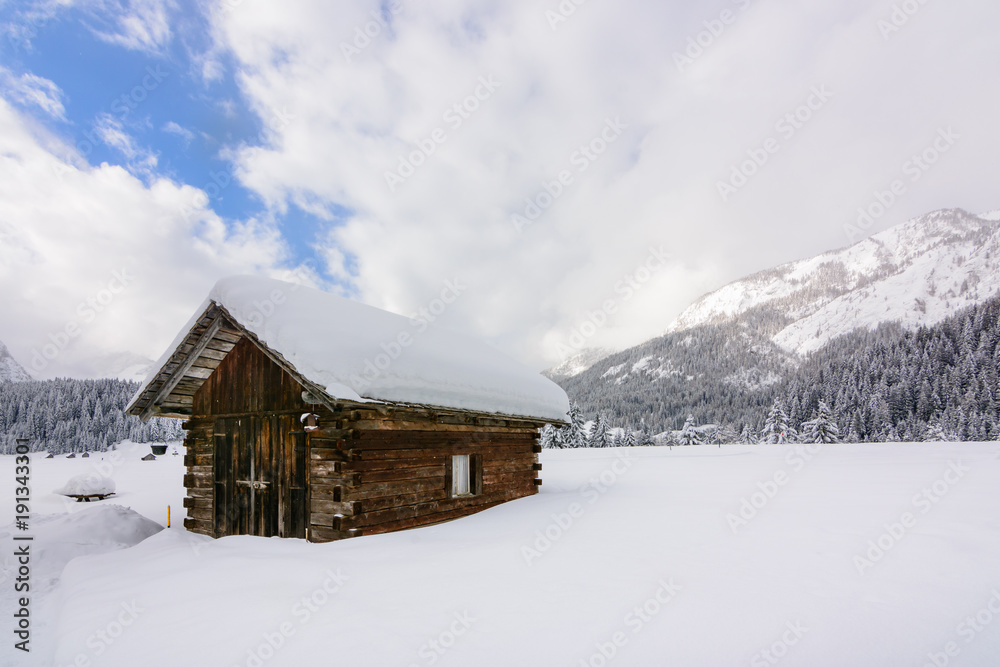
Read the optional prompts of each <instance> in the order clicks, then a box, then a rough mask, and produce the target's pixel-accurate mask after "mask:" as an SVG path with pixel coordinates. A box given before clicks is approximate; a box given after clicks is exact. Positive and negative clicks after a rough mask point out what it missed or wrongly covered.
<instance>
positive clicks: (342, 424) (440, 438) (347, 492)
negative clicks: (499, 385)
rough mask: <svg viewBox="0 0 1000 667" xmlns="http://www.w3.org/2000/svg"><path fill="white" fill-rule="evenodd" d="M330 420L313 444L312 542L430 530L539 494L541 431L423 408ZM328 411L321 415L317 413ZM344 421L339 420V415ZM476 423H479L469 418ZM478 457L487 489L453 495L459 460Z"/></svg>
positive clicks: (358, 412) (315, 435)
mask: <svg viewBox="0 0 1000 667" xmlns="http://www.w3.org/2000/svg"><path fill="white" fill-rule="evenodd" d="M388 412H389V415H388V416H386V415H384V414H381V413H379V412H377V411H375V410H345V411H344V412H343V413H341V414H339V415H332V414H329V413H327V414H325V415H322V414H321V417H322V419H321V425H322V424H329V423H330V422H329V420H330V419H332V420H333V424H332V425H328V426H323V427H322V428H321V429H320V430H319V431H316V432H314V433H313V434H312V435H310V437H309V441H310V459H311V461H310V487H311V490H312V500H311V502H310V509H311V518H310V521H311V525H310V532H309V534H310V539H312V540H314V541H326V540H333V539H340V538H343V537H350V536H353V535H372V534H376V533H384V532H388V531H393V530H401V529H405V528H413V527H416V526H423V525H429V524H434V523H440V522H442V521H448V520H450V519H456V518H459V517H462V516H467V515H469V514H473V513H475V512H479V511H481V510H484V509H487V508H489V507H493V506H494V505H498V504H500V503H502V502H506V501H508V500H513V499H515V498H521V497H524V496H528V495H531V494H533V493H537V491H538V484H540V480H538V479H537V475H538V471H539V470H540V469H541V466H540V465H539V463H538V450H539V447H538V444H537V441H538V430H537V428H536V427H534V426H531V425H529V424H525V423H518V422H513V424H515V425H511V422H504V421H501V420H488V421H493V422H494V424H492V425H484V426H479V425H476V424H459V423H441V422H442V421H445V420H446V421H455V422H457V421H464V420H463V419H462V418H460V417H456V416H442V415H434V414H430V413H424V412H423V411H412V412H409V411H406V410H399V409H393V410H390V411H388ZM318 414H320V413H318ZM337 417H340V419H337ZM469 419H470V420H472V421H474V418H471V417H470V418H469ZM456 454H469V455H471V457H472V462H473V466H474V467H477V468H478V472H477V475H476V476H477V477H479V479H480V485H479V487H478V488H476V489H474V491H475V493H474V495H471V496H461V497H457V498H452V497H451V495H450V494H451V481H452V480H451V476H450V473H451V457H452V455H456Z"/></svg>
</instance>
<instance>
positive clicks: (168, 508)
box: [167, 505, 170, 528]
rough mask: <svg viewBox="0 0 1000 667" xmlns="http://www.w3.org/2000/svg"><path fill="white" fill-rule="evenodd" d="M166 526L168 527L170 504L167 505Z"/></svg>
mask: <svg viewBox="0 0 1000 667" xmlns="http://www.w3.org/2000/svg"><path fill="white" fill-rule="evenodd" d="M167 528H170V505H167Z"/></svg>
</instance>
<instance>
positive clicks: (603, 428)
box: [587, 415, 609, 447]
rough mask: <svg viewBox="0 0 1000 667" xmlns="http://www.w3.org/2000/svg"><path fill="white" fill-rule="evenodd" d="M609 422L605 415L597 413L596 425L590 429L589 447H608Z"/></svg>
mask: <svg viewBox="0 0 1000 667" xmlns="http://www.w3.org/2000/svg"><path fill="white" fill-rule="evenodd" d="M608 440H609V438H608V422H607V421H606V420H605V419H604V415H597V419H596V420H594V425H593V427H592V428H591V429H590V437H589V438H588V440H587V446H588V447H607V446H608V444H609V442H608Z"/></svg>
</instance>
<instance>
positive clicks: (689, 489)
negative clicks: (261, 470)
mask: <svg viewBox="0 0 1000 667" xmlns="http://www.w3.org/2000/svg"><path fill="white" fill-rule="evenodd" d="M145 451H148V449H145V450H139V449H137V450H135V451H133V452H131V453H130V454H129V455H130V456H133V457H134V458H135V459H137V458H138V456H140V455H142V454H144V453H145ZM181 458H182V457H172V456H169V455H168V456H164V457H160V459H159V460H158V461H154V462H139V461H137V460H126V461H124V462H122V463H119V464H118V465H117V466H116V468H115V471H114V473H113V475H112V476H113V478H114V479H115V481H116V483H117V488H118V495H117V496H115V497H114V498H113V499H109V500H107V501H104V502H102V503H98V504H97V505H91V506H89V507H88V506H86V505H66V504H64V503H63V502H62V501H61V500H60V499H58V498H57V497H55V496H52V495H51V490H52V489H55V488H57V487H59V486H60V485H62V484H63V483H65V482H66V480H67V479H68V478H69V477H72V476H73V475H75V474H79V473H81V472H86V471H87V469H86V466H87V465H93V463H92V462H91V461H92V460H91V459H82V460H81V459H75V460H71V461H67V460H65V459H49V460H45V459H34V460H33V463H32V467H33V473H32V474H33V482H34V483H33V487H34V495H35V498H36V501H35V502H34V505H33V511H34V512H35V513H36V518H35V519H34V522H33V525H34V526H37V527H38V530H37V531H36V532H37V533H38V537H37V538H36V542H35V546H34V548H35V557H36V558H37V559H39V560H35V561H33V568H34V570H33V576H38V577H41V576H48V577H51V578H52V579H53V581H52V582H50V585H48V586H45V585H43V586H42V588H41V589H40V591H38V592H35V597H34V598H33V601H32V605H33V613H34V615H35V619H36V625H35V626H34V628H33V630H34V634H33V638H32V643H33V646H34V648H35V649H36V651H35V652H34V653H33V654H32V660H24V659H23V657H22V656H21V655H19V654H17V652H15V651H14V650H13V648H12V643H13V642H12V640H11V634H10V630H9V629H8V628H4V633H3V635H4V637H5V639H4V644H3V647H2V649H0V662H2V663H3V664H5V665H32V664H37V665H59V666H60V667H62V666H64V665H81V666H85V665H102V666H103V665H108V666H119V665H120V666H122V667H136V666H137V665H142V666H148V667H160V666H184V667H201V666H204V667H237V666H239V667H265V666H266V667H272V666H278V665H289V666H296V667H298V666H302V665H361V666H365V667H369V666H382V665H386V666H400V667H410V666H424V665H443V666H448V665H456V666H459V665H461V666H486V665H503V666H508V665H532V666H534V665H540V666H545V667H548V666H552V665H566V666H567V667H579V666H586V665H590V666H593V667H600V666H603V665H614V666H618V665H643V666H645V665H679V666H689V665H690V666H698V667H701V666H709V667H712V666H728V665H749V666H750V667H757V666H758V665H760V666H763V665H776V664H781V665H789V666H793V665H802V666H809V667H817V666H826V665H829V666H831V667H832V666H836V667H842V666H846V665H850V666H852V667H855V666H867V665H870V666H873V667H891V666H895V665H900V666H903V665H907V666H914V667H922V666H923V665H934V666H936V667H940V666H941V665H959V666H967V667H971V666H983V667H986V666H990V667H993V666H995V665H998V664H1000V443H984V444H976V443H961V444H878V445H830V446H827V447H825V448H821V449H819V450H818V451H817V450H813V451H809V450H807V449H805V448H804V447H797V446H728V447H722V448H715V447H692V448H677V447H675V448H673V449H672V450H670V449H667V448H642V449H633V450H625V449H605V450H583V451H580V450H576V451H546V452H545V453H543V454H542V461H543V463H544V464H545V469H544V471H543V474H542V476H543V478H544V480H545V484H544V485H543V486H542V493H541V494H540V495H538V496H535V497H532V498H527V499H522V500H518V501H515V502H512V503H508V504H506V505H503V506H500V507H497V508H494V509H492V510H488V511H486V512H483V513H480V514H478V515H476V516H473V517H470V518H466V519H461V520H459V521H455V522H451V523H448V524H443V525H440V526H435V527H431V528H423V529H418V530H413V531H408V532H403V533H396V534H390V535H381V536H373V537H363V538H359V539H355V540H348V541H345V542H340V543H332V544H325V545H314V544H308V543H305V542H302V541H295V540H280V539H260V538H249V537H235V538H226V539H222V540H210V539H208V538H202V537H199V536H195V535H191V534H188V533H186V532H185V531H184V530H183V528H181V527H179V526H180V524H181V517H180V516H179V514H180V510H179V506H180V499H181V497H182V496H183V495H184V492H183V489H182V488H181V486H180V485H181V476H182V474H183V468H182V465H181V461H180V459H181ZM0 474H2V475H3V476H4V479H10V478H12V477H13V460H12V458H11V457H0ZM3 488H5V489H9V488H11V487H10V486H9V485H7V483H6V482H5V483H4V486H3ZM114 503H117V504H120V505H125V506H128V507H131V508H132V509H134V510H136V511H137V512H139V513H140V514H142V515H144V516H146V517H148V518H149V519H152V520H153V521H155V522H157V523H161V524H163V523H165V519H166V516H165V513H166V506H167V505H168V504H170V505H172V506H173V507H174V508H175V510H177V511H176V512H175V515H174V518H175V520H174V527H173V528H172V529H170V530H162V531H159V532H156V533H155V534H152V536H151V537H148V538H146V539H145V540H144V541H142V542H141V543H139V544H138V545H137V546H134V547H132V548H121V547H122V546H125V545H127V544H129V543H131V542H135V541H138V540H139V539H142V538H143V537H145V535H146V534H148V533H150V532H153V531H154V530H156V527H155V526H153V527H151V526H150V524H149V522H147V521H145V520H144V519H143V518H142V517H140V516H138V515H136V514H134V513H131V512H127V511H124V510H117V509H113V508H111V505H112V504H114ZM12 505H13V502H12V499H11V500H9V501H5V502H4V503H3V504H2V505H0V507H2V510H3V512H4V514H3V515H0V518H3V520H4V522H9V521H11V520H12ZM67 510H69V511H73V512H77V514H74V515H73V516H72V517H66V516H64V517H55V518H51V519H47V520H43V519H42V518H41V514H44V513H62V512H65V511H67ZM79 512H83V513H84V514H79ZM70 520H72V523H69V521H70ZM46 521H48V522H50V525H51V526H52V527H57V526H58V527H60V530H61V531H62V533H61V534H62V535H63V536H64V537H63V538H62V539H60V535H59V534H54V533H53V531H52V530H49V531H47V532H46V531H45V526H46V523H45V522H46ZM116 526H117V528H116ZM11 532H13V531H12V530H11V528H10V527H7V528H0V535H2V539H3V540H4V542H5V544H4V546H3V553H4V554H8V553H10V552H11V551H12V549H11V548H9V545H10V544H12V542H11V541H10V540H11V538H10V535H9V533H11ZM43 532H44V533H45V535H44V537H45V539H44V540H43V539H42V537H43V535H42V533H43ZM109 549H116V550H111V551H109ZM74 551H76V552H78V553H82V554H91V555H85V556H83V557H81V558H77V559H76V560H73V561H72V562H70V563H69V564H68V565H67V566H66V568H65V570H64V571H63V572H62V574H61V577H60V575H59V573H58V571H57V568H58V567H61V562H65V560H67V559H68V557H69V555H71V554H73V553H74ZM101 551H104V553H100V552H101ZM50 555H51V556H52V559H51V560H52V562H51V563H49V564H48V565H46V563H45V560H46V557H47V556H50ZM5 558H6V557H5ZM4 565H5V568H4V573H3V574H2V575H0V578H3V580H4V581H3V584H2V592H0V596H2V600H3V603H4V610H5V611H4V614H3V615H4V617H5V618H6V619H7V620H6V621H5V623H7V624H10V623H11V615H10V613H9V612H7V611H6V610H7V609H9V608H11V607H10V605H12V599H11V597H12V595H13V594H12V592H11V590H12V576H11V572H10V560H9V559H6V560H5V561H4ZM46 568H48V569H47V570H46ZM56 577H59V581H58V582H56V581H54V579H55V578H56Z"/></svg>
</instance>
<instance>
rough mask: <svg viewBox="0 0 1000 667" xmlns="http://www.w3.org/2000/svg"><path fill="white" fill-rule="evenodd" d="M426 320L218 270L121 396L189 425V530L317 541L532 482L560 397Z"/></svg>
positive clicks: (469, 510)
mask: <svg viewBox="0 0 1000 667" xmlns="http://www.w3.org/2000/svg"><path fill="white" fill-rule="evenodd" d="M427 324H428V323H427V322H426V321H424V322H421V321H420V320H411V319H409V318H404V317H400V316H397V315H393V314H391V313H387V312H385V311H380V310H377V309H373V308H370V307H368V306H364V305H362V304H358V303H356V302H352V301H348V300H345V299H341V298H339V297H336V296H333V295H330V294H327V293H325V292H320V291H318V290H313V289H309V288H305V287H299V286H295V285H291V284H287V283H283V282H279V281H274V280H269V279H264V278H252V277H246V276H243V277H236V278H230V279H226V280H224V281H220V283H219V284H218V285H216V287H215V289H213V291H212V294H211V296H210V297H209V299H208V300H207V301H206V302H205V304H204V305H203V307H202V308H200V309H199V310H198V312H197V313H196V315H195V316H194V318H193V319H192V320H191V322H189V324H188V325H187V326H186V327H185V328H184V330H183V331H182V332H181V334H180V335H179V336H178V338H177V339H176V340H175V342H174V344H173V345H172V346H171V348H170V349H168V351H167V353H166V354H165V355H164V356H163V357H162V358H161V360H160V362H159V363H158V364H157V365H156V370H155V371H154V372H153V373H152V374H151V375H150V376H149V378H147V380H146V381H145V382H144V383H143V385H142V387H141V388H140V390H139V391H138V392H137V393H136V396H135V397H134V398H133V400H132V401H131V403H130V405H129V407H128V412H129V413H130V414H133V415H137V416H139V417H141V418H143V419H148V418H149V417H152V416H163V417H176V418H183V419H185V420H186V421H185V422H184V428H185V430H186V431H187V436H186V439H185V446H186V450H187V454H186V456H185V459H184V461H185V464H186V466H187V474H186V475H185V476H184V486H185V487H186V488H187V497H186V498H185V499H184V506H185V507H186V508H187V518H186V519H185V520H184V526H185V528H187V529H188V530H191V531H193V532H197V533H202V534H204V535H210V536H214V537H222V536H226V535H258V536H262V537H270V536H280V537H296V538H305V539H308V540H311V541H314V542H325V541H329V540H336V539H342V538H345V537H354V536H359V535H371V534H376V533H384V532H388V531H393V530H401V529H406V528H413V527H416V526H426V525H430V524H435V523H439V522H442V521H447V520H451V519H456V518H459V517H463V516H467V515H469V514H473V513H475V512H478V511H481V510H484V509H486V508H489V507H493V506H495V505H498V504H500V503H503V502H506V501H509V500H514V499H516V498H522V497H524V496H529V495H532V494H534V493H537V490H538V487H539V485H540V484H541V483H542V481H541V479H539V471H540V470H541V464H539V463H538V453H539V452H540V451H541V450H540V447H539V445H538V436H539V431H538V430H539V428H541V427H542V426H544V425H545V424H547V423H564V422H565V418H566V417H565V415H566V412H567V408H568V401H567V399H566V396H565V393H563V392H562V390H561V389H559V388H558V387H557V386H556V385H554V384H553V383H551V382H550V381H549V380H547V379H546V378H544V377H542V376H540V375H538V374H537V373H534V372H532V371H529V370H527V369H524V368H522V367H520V366H519V365H518V364H517V363H516V362H514V361H512V360H510V359H509V358H507V357H504V356H503V355H501V354H500V353H499V352H497V351H496V350H494V349H493V348H490V347H489V346H486V345H485V344H482V343H479V342H476V341H470V340H469V339H467V338H464V337H460V336H457V335H456V334H452V333H449V332H443V331H440V330H437V329H434V328H432V327H430V326H427ZM404 334H406V336H404ZM393 355H395V356H393ZM387 362H388V363H387Z"/></svg>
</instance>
